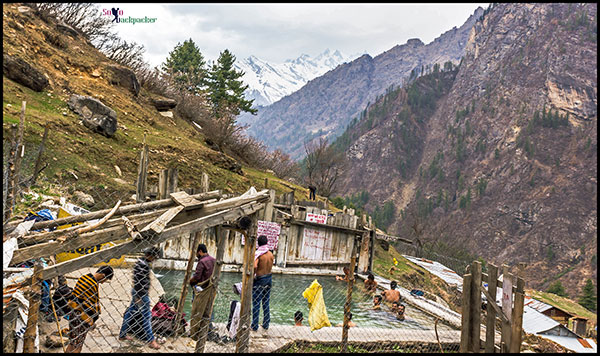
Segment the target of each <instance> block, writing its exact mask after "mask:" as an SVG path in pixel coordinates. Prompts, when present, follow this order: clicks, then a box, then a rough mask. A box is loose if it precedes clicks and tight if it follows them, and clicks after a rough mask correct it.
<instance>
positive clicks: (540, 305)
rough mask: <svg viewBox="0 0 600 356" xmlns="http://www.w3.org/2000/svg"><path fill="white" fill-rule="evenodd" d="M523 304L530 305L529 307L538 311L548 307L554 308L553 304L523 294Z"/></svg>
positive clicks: (541, 311)
mask: <svg viewBox="0 0 600 356" xmlns="http://www.w3.org/2000/svg"><path fill="white" fill-rule="evenodd" d="M525 305H528V306H530V307H531V308H533V309H535V310H537V311H539V312H540V313H543V312H545V311H546V310H548V309H552V308H554V306H552V305H550V304H547V303H544V302H542V301H539V300H537V299H534V298H531V297H528V296H525Z"/></svg>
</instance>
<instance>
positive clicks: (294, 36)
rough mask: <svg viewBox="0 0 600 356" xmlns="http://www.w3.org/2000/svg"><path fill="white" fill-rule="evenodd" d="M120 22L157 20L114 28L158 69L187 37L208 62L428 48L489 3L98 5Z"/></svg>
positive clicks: (121, 24)
mask: <svg viewBox="0 0 600 356" xmlns="http://www.w3.org/2000/svg"><path fill="white" fill-rule="evenodd" d="M99 5H100V7H101V8H107V9H110V8H112V7H119V8H120V9H122V10H124V14H123V16H132V17H144V16H148V17H156V18H157V21H156V23H153V24H135V25H131V24H125V23H120V24H118V25H117V26H116V28H117V29H118V31H119V34H120V35H121V37H122V38H124V39H126V40H132V41H135V42H138V43H140V44H143V45H144V46H145V47H146V55H145V57H146V60H147V61H149V62H150V63H151V64H152V65H158V64H160V63H162V62H163V61H164V60H165V58H166V57H167V55H168V53H169V51H171V50H172V49H173V48H174V47H175V45H176V44H177V43H178V42H183V41H184V40H186V39H188V38H192V39H193V40H194V42H195V43H196V45H198V47H199V48H200V50H201V51H202V54H203V55H204V56H205V58H207V59H208V60H214V59H216V58H217V57H218V55H219V53H220V51H222V50H224V49H226V48H227V49H229V50H230V51H231V52H232V53H233V54H234V55H235V56H236V57H237V58H245V57H248V56H250V55H255V56H257V57H259V58H261V59H264V60H267V61H272V62H283V61H284V60H285V59H290V58H296V57H298V56H299V55H300V54H302V53H307V54H309V55H311V56H314V55H317V54H318V53H320V52H322V51H323V50H324V49H326V48H330V49H339V50H340V51H342V52H343V53H345V54H346V55H348V54H352V53H358V52H360V53H362V52H363V51H365V50H366V51H367V53H369V54H370V55H371V56H376V55H378V54H380V53H381V52H384V51H386V50H388V49H390V48H392V47H394V46H395V45H397V44H402V43H405V42H406V40H408V39H409V38H414V37H418V38H420V39H421V40H422V41H423V42H425V43H429V42H431V41H433V39H435V38H436V37H438V36H439V35H441V34H442V33H443V32H445V31H448V30H450V29H451V28H452V27H453V26H456V27H459V26H461V25H462V24H463V23H464V22H465V21H466V20H467V18H468V17H469V15H471V14H472V13H473V12H474V11H475V9H476V8H477V6H482V7H484V8H485V7H487V5H488V4H474V3H470V4H308V3H307V4H139V3H135V4H133V3H129V4H99Z"/></svg>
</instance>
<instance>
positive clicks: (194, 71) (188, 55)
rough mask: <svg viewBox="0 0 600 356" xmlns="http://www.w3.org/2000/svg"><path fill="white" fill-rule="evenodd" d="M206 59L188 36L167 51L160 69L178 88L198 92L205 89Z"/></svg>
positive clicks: (193, 92)
mask: <svg viewBox="0 0 600 356" xmlns="http://www.w3.org/2000/svg"><path fill="white" fill-rule="evenodd" d="M205 65H206V61H205V60H204V57H203V56H202V53H200V49H199V48H198V47H197V46H196V44H195V43H194V41H193V40H192V39H191V38H190V39H189V40H186V41H184V42H183V44H181V43H177V46H175V48H174V49H173V51H171V52H169V57H168V58H167V60H166V61H165V63H163V65H162V70H163V72H165V73H166V74H167V75H168V76H170V77H171V78H172V80H173V81H174V82H175V85H176V87H177V88H178V89H180V90H187V91H189V92H190V93H192V94H198V93H200V92H201V91H203V90H204V89H205V79H206V68H205Z"/></svg>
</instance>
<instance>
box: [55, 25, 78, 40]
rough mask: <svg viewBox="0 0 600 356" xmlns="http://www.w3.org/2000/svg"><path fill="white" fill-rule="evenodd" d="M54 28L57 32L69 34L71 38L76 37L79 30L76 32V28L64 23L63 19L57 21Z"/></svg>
mask: <svg viewBox="0 0 600 356" xmlns="http://www.w3.org/2000/svg"><path fill="white" fill-rule="evenodd" d="M56 29H57V30H58V31H59V32H61V33H63V34H65V35H69V36H71V37H73V38H77V37H79V32H77V30H76V29H74V28H73V27H71V26H69V25H67V24H66V23H64V22H63V21H59V22H58V23H57V24H56Z"/></svg>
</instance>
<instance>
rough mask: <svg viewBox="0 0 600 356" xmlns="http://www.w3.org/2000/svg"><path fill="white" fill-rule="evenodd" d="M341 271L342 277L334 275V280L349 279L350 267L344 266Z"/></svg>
mask: <svg viewBox="0 0 600 356" xmlns="http://www.w3.org/2000/svg"><path fill="white" fill-rule="evenodd" d="M342 271H344V277H341V276H335V280H336V281H346V282H348V280H349V279H350V268H348V267H346V266H344V268H342Z"/></svg>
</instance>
